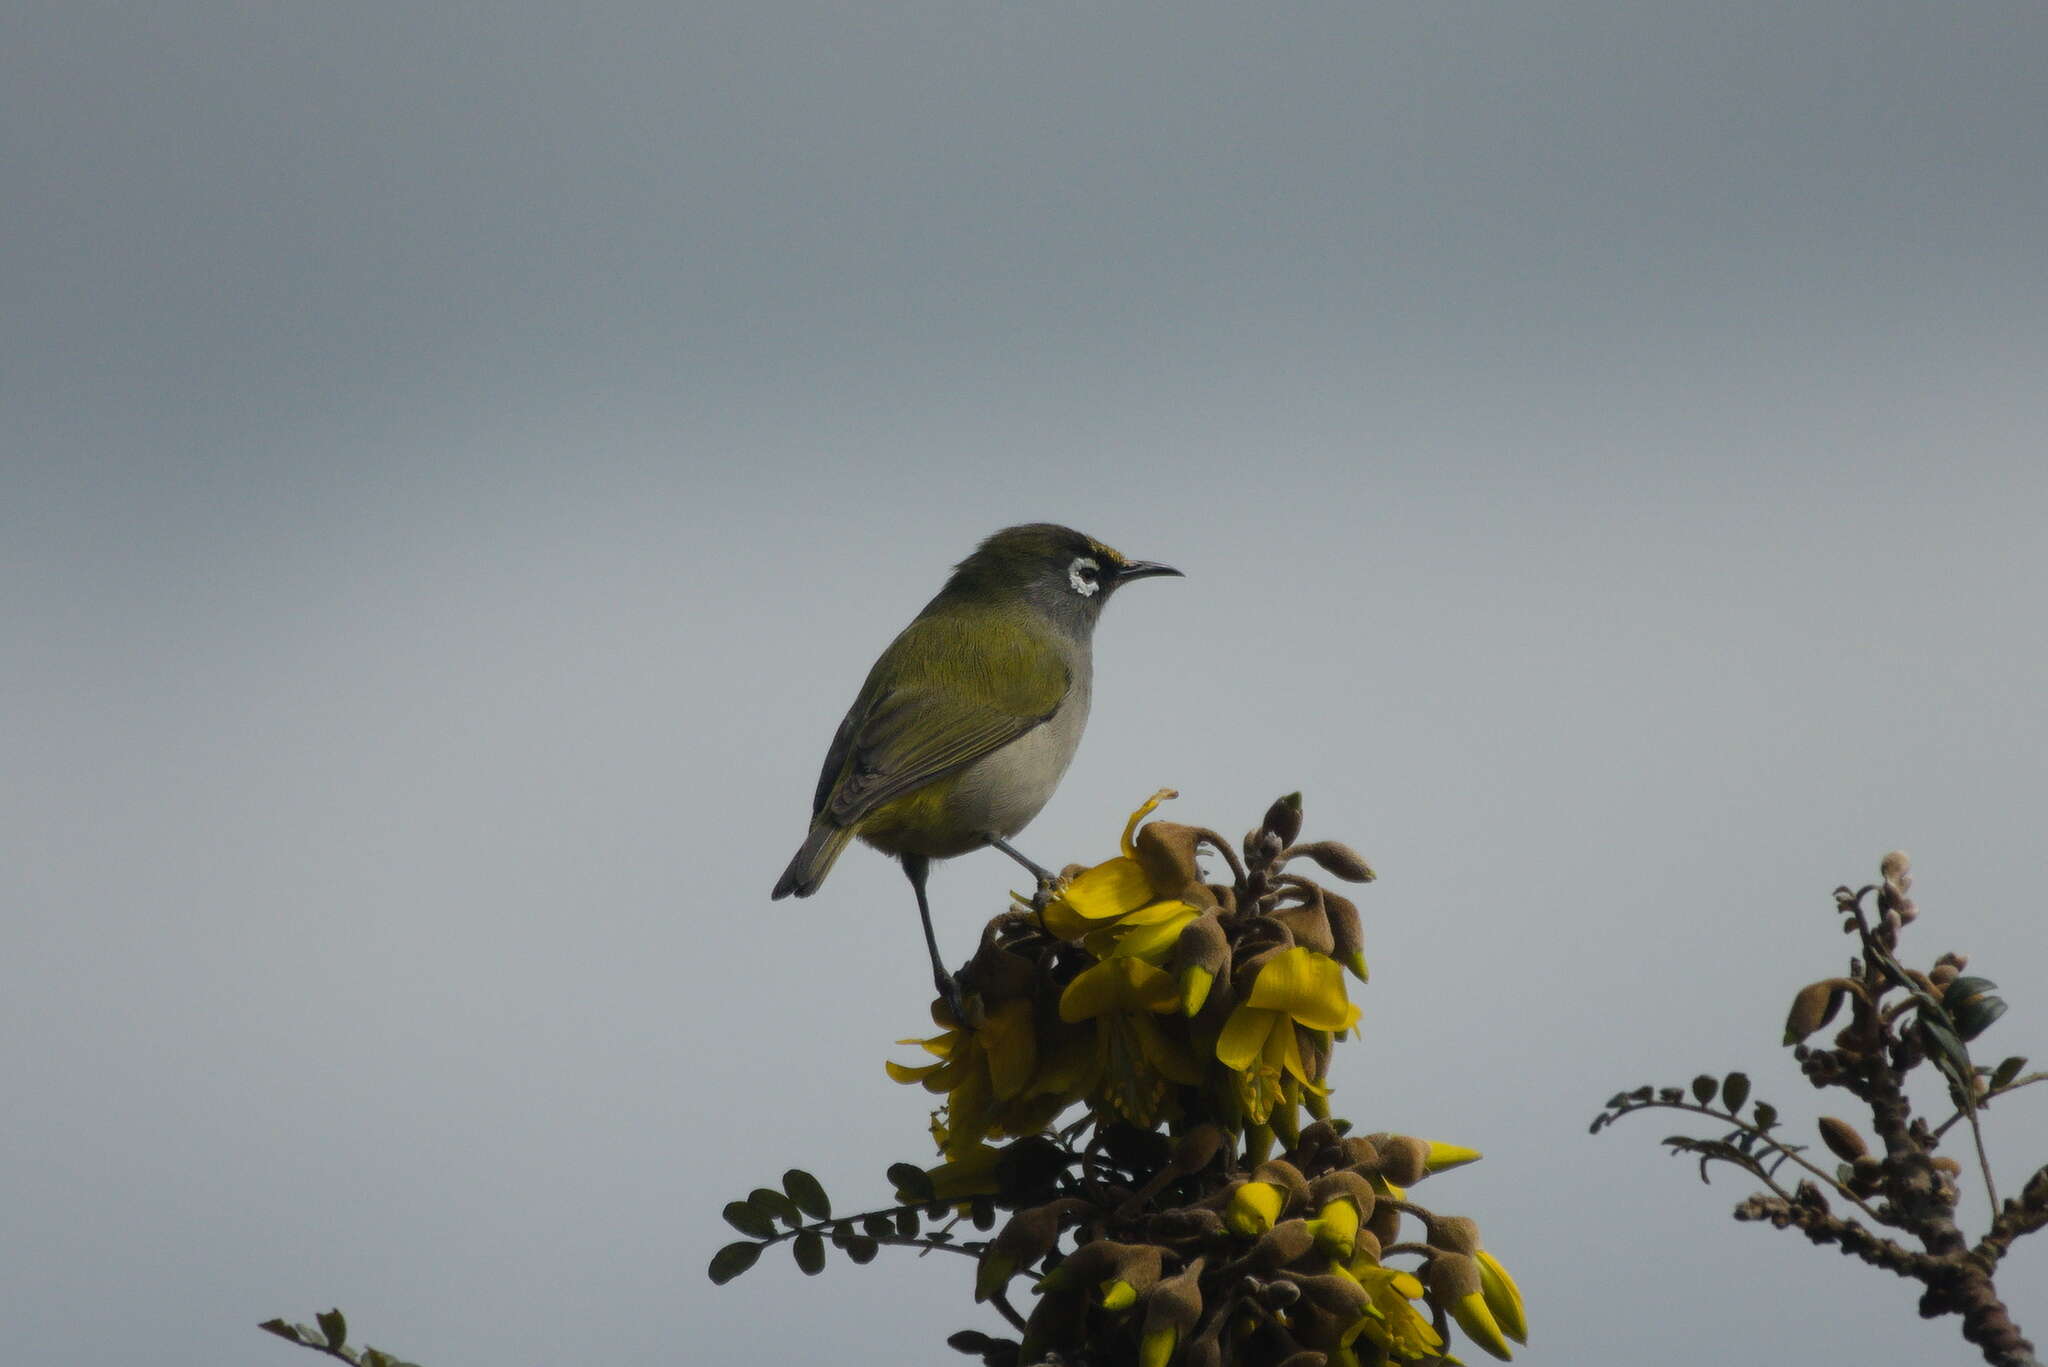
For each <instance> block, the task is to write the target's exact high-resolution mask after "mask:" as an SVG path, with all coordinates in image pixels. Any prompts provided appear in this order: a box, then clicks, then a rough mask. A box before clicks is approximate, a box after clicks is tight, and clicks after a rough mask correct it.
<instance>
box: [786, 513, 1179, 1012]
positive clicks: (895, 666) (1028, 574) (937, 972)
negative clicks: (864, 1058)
mask: <svg viewBox="0 0 2048 1367" xmlns="http://www.w3.org/2000/svg"><path fill="white" fill-rule="evenodd" d="M1180 574H1181V572H1180V571H1179V570H1177V569H1175V568H1174V567H1173V566H1171V565H1162V564H1158V563H1156V562H1154V561H1150V560H1132V559H1129V558H1128V557H1126V556H1124V555H1122V554H1121V553H1119V552H1117V551H1115V550H1112V549H1111V548H1110V547H1109V546H1107V545H1105V544H1104V543H1102V542H1100V541H1097V540H1096V539H1095V538H1094V537H1092V536H1087V535H1084V534H1083V533H1081V532H1077V531H1075V530H1074V529H1073V528H1071V527H1063V526H1059V525H1058V524H1056V523H1051V522H1034V523H1028V524H1026V525H1023V526H1017V527H1005V528H1004V529H1002V530H1001V531H998V532H996V533H994V534H993V535H991V536H989V537H988V538H987V539H986V540H984V541H983V542H982V543H981V544H980V545H979V546H977V547H976V548H975V550H974V552H973V553H972V554H971V555H969V556H968V557H967V558H966V559H965V560H962V561H961V562H960V563H959V564H958V565H956V566H954V568H953V573H952V575H951V577H950V578H948V579H947V580H946V585H945V587H944V588H942V589H940V590H939V592H938V594H937V596H935V597H934V598H933V599H932V600H931V602H929V603H927V604H925V606H924V610H923V611H922V612H920V613H918V615H917V616H916V618H915V619H913V620H912V622H911V623H910V625H909V626H907V627H905V628H904V629H903V631H902V632H901V633H900V634H899V635H898V636H897V637H896V639H895V640H894V641H892V642H890V643H889V646H888V648H887V649H886V650H884V651H883V652H882V654H881V656H880V658H878V659H877V660H876V661H875V663H874V667H873V668H872V669H870V670H869V671H868V676H867V681H866V682H865V683H864V684H862V686H861V690H860V694H859V696H858V697H856V698H855V699H854V700H853V706H851V707H849V708H848V709H847V711H846V719H845V720H844V721H842V722H840V723H839V729H838V731H837V732H836V733H835V734H834V735H833V737H832V744H831V747H830V748H829V749H828V750H826V752H825V763H824V767H823V769H822V771H821V772H820V773H819V775H818V787H817V792H816V793H815V795H814V796H813V797H812V800H811V824H810V830H809V832H808V833H807V834H806V835H805V836H804V842H803V845H802V846H801V847H800V848H799V849H798V850H797V852H796V855H795V857H794V858H792V859H791V860H790V861H789V867H788V868H787V869H785V870H783V873H782V877H781V878H780V879H778V880H777V881H776V884H775V890H774V893H773V895H772V896H773V898H774V899H775V900H780V899H782V898H784V897H788V896H791V895H794V896H797V897H809V896H810V895H811V894H812V893H815V892H816V891H817V890H818V888H819V887H820V885H822V884H823V883H824V881H825V876H826V875H827V874H828V873H830V872H831V870H832V865H833V863H834V861H836V860H837V859H838V858H839V856H840V854H841V853H842V852H843V851H844V850H845V849H846V846H847V844H848V842H849V841H851V840H853V839H854V838H855V837H858V838H859V839H860V840H862V841H863V842H864V843H866V844H868V845H871V846H873V847H874V848H875V849H877V850H880V851H881V852H882V853H884V854H887V855H893V856H895V858H896V859H897V860H898V861H899V862H900V863H901V864H902V866H903V872H904V873H905V875H907V876H908V877H909V879H910V886H911V888H912V890H913V891H914V892H915V893H916V894H917V914H918V918H919V919H920V921H922V923H923V925H924V940H925V948H926V949H927V950H928V951H929V952H930V954H931V961H932V982H933V985H934V986H935V987H937V988H938V991H939V995H940V996H942V997H944V998H945V999H946V1001H947V1003H948V1004H949V1005H950V1006H951V1007H952V1008H953V1011H954V1015H955V1017H956V1018H961V1011H960V997H959V992H958V989H957V987H956V986H955V984H954V982H953V979H952V976H951V975H950V974H948V973H947V972H946V967H945V964H944V961H943V960H941V958H940V957H939V943H938V938H937V936H935V935H934V934H933V933H932V912H931V903H930V901H929V900H928V899H927V897H926V895H925V880H926V877H927V875H928V874H929V873H930V870H931V862H932V861H933V860H934V859H951V858H954V857H955V856H958V855H962V854H967V853H969V852H970V851H973V850H977V849H982V848H985V847H990V846H993V847H994V848H996V849H998V850H1001V851H1002V852H1003V853H1005V854H1007V855H1009V856H1010V857H1011V858H1012V859H1015V860H1016V861H1017V862H1018V863H1020V864H1022V865H1023V866H1024V867H1025V868H1027V869H1029V870H1030V871H1031V873H1032V874H1033V876H1034V877H1036V878H1037V879H1038V882H1039V886H1040V888H1041V889H1044V888H1048V887H1051V886H1052V885H1053V884H1054V882H1055V879H1054V876H1053V875H1052V874H1051V873H1049V872H1048V871H1047V870H1045V869H1043V868H1041V867H1040V866H1039V865H1037V864H1035V863H1033V862H1032V861H1031V860H1030V859H1028V858H1026V857H1025V856H1024V855H1023V854H1021V853H1020V852H1019V851H1018V850H1017V849H1016V848H1015V847H1014V846H1013V845H1011V844H1010V843H1009V842H1010V840H1011V838H1012V837H1014V836H1016V835H1017V833H1018V832H1020V831H1022V830H1023V829H1024V827H1025V826H1026V825H1028V824H1029V823H1030V821H1031V819H1032V818H1033V817H1035V816H1037V815H1038V813H1039V809H1040V808H1042V807H1044V806H1045V804H1046V801H1047V800H1048V799H1050V798H1051V797H1052V794H1053V790H1054V789H1055V788H1057V787H1058V786H1059V781H1060V779H1061V777H1062V776H1063V775H1064V774H1065V773H1066V771H1067V765H1068V764H1069V762H1071V761H1072V760H1073V758H1074V751H1075V750H1076V748H1078V747H1079V745H1080V743H1081V731H1082V728H1083V727H1084V726H1086V725H1087V722H1088V703H1089V697H1090V694H1091V691H1092V688H1093V683H1094V638H1095V623H1096V620H1097V619H1098V618H1100V617H1101V616H1102V609H1103V606H1104V605H1105V604H1106V603H1108V602H1109V599H1110V596H1111V595H1112V594H1114V593H1115V592H1116V590H1117V589H1118V588H1119V587H1121V586H1122V585H1124V584H1128V583H1131V582H1132V581H1133V580H1138V579H1151V578H1156V577H1159V576H1164V575H1172V576H1175V577H1179V576H1180Z"/></svg>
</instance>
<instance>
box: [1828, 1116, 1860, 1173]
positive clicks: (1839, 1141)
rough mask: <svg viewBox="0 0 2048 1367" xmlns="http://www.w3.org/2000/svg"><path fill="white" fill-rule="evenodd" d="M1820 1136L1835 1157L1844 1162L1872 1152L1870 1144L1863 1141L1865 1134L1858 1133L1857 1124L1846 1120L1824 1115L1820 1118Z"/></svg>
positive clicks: (1852, 1160)
mask: <svg viewBox="0 0 2048 1367" xmlns="http://www.w3.org/2000/svg"><path fill="white" fill-rule="evenodd" d="M1820 1137H1821V1140H1822V1141H1823V1142H1824V1143H1826V1145H1827V1146H1828V1148H1829V1149H1831V1150H1833V1151H1834V1155H1835V1157H1837V1158H1839V1159H1841V1160H1842V1161H1843V1162H1844V1163H1853V1162H1855V1161H1856V1160H1857V1159H1859V1158H1861V1157H1863V1155H1865V1154H1866V1153H1868V1152H1870V1146H1869V1145H1867V1144H1865V1143H1864V1142H1863V1136H1862V1135H1860V1134H1858V1133H1856V1128H1855V1126H1853V1125H1851V1124H1850V1123H1849V1122H1848V1121H1846V1120H1838V1119H1836V1118H1835V1117H1834V1116H1831V1115H1824V1116H1822V1117H1821V1118H1820Z"/></svg>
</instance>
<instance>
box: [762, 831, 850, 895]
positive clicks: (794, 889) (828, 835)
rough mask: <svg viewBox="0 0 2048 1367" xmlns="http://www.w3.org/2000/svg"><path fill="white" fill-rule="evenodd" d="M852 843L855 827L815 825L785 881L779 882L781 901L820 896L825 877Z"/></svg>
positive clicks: (805, 839)
mask: <svg viewBox="0 0 2048 1367" xmlns="http://www.w3.org/2000/svg"><path fill="white" fill-rule="evenodd" d="M851 839H853V830H852V828H851V827H847V826H834V825H833V824H832V823H831V822H829V821H814V822H812V823H811V833H810V834H809V835H807V836H805V837H804V844H803V848H802V849H800V850H798V851H797V852H796V858H794V859H792V860H790V861H789V867H788V868H786V869H784V870H783V871H782V877H780V878H778V879H776V880H775V892H774V896H775V897H776V898H777V899H780V898H783V897H787V896H789V895H790V894H791V893H795V894H796V895H797V896H799V897H809V896H810V895H811V894H812V893H814V892H816V891H817V890H818V885H819V884H820V883H823V882H824V881H825V875H826V874H828V873H830V872H832V862H833V861H834V860H836V859H838V858H839V852H840V851H841V850H843V849H845V848H846V842H847V841H849V840H851Z"/></svg>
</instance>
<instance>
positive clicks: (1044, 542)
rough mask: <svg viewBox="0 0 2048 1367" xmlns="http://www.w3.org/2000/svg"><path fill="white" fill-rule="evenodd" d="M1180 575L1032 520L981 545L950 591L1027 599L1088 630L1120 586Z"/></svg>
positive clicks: (955, 576)
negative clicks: (1135, 581) (1167, 575)
mask: <svg viewBox="0 0 2048 1367" xmlns="http://www.w3.org/2000/svg"><path fill="white" fill-rule="evenodd" d="M1179 573H1180V571H1179V570H1177V569H1175V568H1174V567H1173V566H1171V565H1161V564H1156V563H1154V562H1153V561H1150V560H1132V559H1130V558H1129V557H1128V556H1125V555H1124V554H1122V553H1121V552H1119V551H1117V550H1114V549H1112V548H1111V547H1109V546H1105V545H1104V544H1103V543H1102V542H1100V541H1097V540H1096V539H1095V538H1094V537H1092V536H1087V535H1085V534H1083V533H1081V532H1077V531H1075V530H1074V529H1073V528H1072V527H1062V526H1059V525H1058V524H1056V523H1052V522H1032V523H1027V524H1026V525H1024V526H1021V527H1005V528H1003V530H1001V531H999V532H997V533H995V535H993V536H991V537H989V538H988V539H987V540H986V541H983V542H982V543H981V544H980V545H979V546H977V547H975V549H974V554H972V555H970V556H968V557H967V558H966V559H965V560H963V561H961V562H960V563H959V564H958V565H957V566H955V567H954V570H953V577H952V579H951V580H949V581H948V582H947V584H946V594H947V595H948V596H960V597H968V598H973V599H978V600H982V601H988V602H1000V601H1005V600H1010V599H1017V600H1022V601H1024V602H1028V603H1030V604H1032V605H1033V606H1035V607H1037V608H1038V609H1040V610H1041V611H1043V612H1045V613H1046V614H1047V615H1048V616H1050V617H1052V618H1053V619H1054V620H1055V621H1058V622H1061V623H1065V624H1069V625H1072V626H1074V627H1077V628H1079V629H1081V630H1084V631H1085V630H1086V629H1087V628H1089V627H1092V626H1094V624H1095V619H1096V618H1097V617H1099V616H1100V615H1101V614H1102V605H1103V604H1104V603H1106V602H1108V601H1109V596H1110V595H1111V594H1112V593H1114V592H1116V590H1117V588H1118V587H1119V586H1121V585H1123V584H1128V583H1130V582H1131V581H1132V580H1133V579H1150V578H1153V577H1155V576H1158V575H1165V574H1170V575H1178V574H1179Z"/></svg>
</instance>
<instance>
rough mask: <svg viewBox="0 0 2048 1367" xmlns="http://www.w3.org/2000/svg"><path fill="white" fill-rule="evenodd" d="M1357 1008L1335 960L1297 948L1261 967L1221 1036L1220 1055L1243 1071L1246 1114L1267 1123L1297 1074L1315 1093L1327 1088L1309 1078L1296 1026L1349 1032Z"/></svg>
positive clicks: (1240, 1097) (1241, 1099)
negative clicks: (1288, 1081)
mask: <svg viewBox="0 0 2048 1367" xmlns="http://www.w3.org/2000/svg"><path fill="white" fill-rule="evenodd" d="M1357 1021H1358V1008H1357V1007H1356V1006H1354V1005H1352V1004H1351V1002H1350V1000H1349V999H1348V998H1347V997H1346V996H1345V995H1344V970H1343V969H1342V968H1340V967H1339V966H1338V964H1337V961H1336V960H1335V959H1332V958H1330V957H1328V956H1327V955H1323V954H1318V953H1316V952H1315V951H1314V950H1312V949H1307V948H1304V947H1301V946H1296V947H1295V948H1293V949H1288V950H1282V951H1281V952H1280V953H1278V954H1275V955H1274V956H1273V957H1272V958H1270V959H1268V960H1266V962H1265V963H1264V964H1263V965H1261V966H1260V968H1259V975H1258V977H1257V978H1256V979H1255V980H1253V982H1252V990H1251V994H1250V995H1249V996H1248V997H1246V998H1245V1000H1244V1001H1242V1002H1240V1003H1238V1005H1237V1006H1236V1007H1234V1008H1233V1009H1232V1010H1231V1013H1230V1019H1229V1020H1227V1021H1225V1022H1224V1025H1223V1033H1222V1034H1221V1035H1219V1036H1218V1037H1217V1040H1216V1057H1217V1058H1218V1059H1221V1060H1222V1062H1223V1064H1224V1066H1225V1067H1227V1068H1230V1069H1233V1070H1234V1071H1236V1072H1237V1073H1238V1075H1239V1076H1238V1083H1237V1091H1238V1101H1239V1103H1240V1104H1241V1105H1242V1106H1243V1108H1244V1113H1245V1118H1246V1119H1247V1120H1249V1121H1251V1122H1253V1123H1255V1124H1263V1123H1264V1122H1265V1120H1266V1118H1267V1117H1268V1116H1269V1115H1271V1114H1272V1110H1273V1106H1274V1103H1275V1102H1277V1101H1278V1100H1280V1097H1281V1093H1282V1086H1281V1084H1282V1082H1283V1080H1284V1079H1286V1078H1289V1077H1291V1078H1293V1079H1294V1080H1295V1082H1297V1083H1298V1084H1300V1085H1301V1086H1302V1087H1304V1088H1307V1089H1308V1090H1310V1091H1314V1092H1322V1091H1325V1090H1327V1089H1326V1088H1324V1087H1323V1086H1322V1085H1321V1082H1320V1080H1319V1079H1317V1078H1313V1077H1310V1076H1309V1072H1308V1066H1307V1064H1305V1063H1304V1062H1303V1060H1302V1054H1301V1039H1300V1036H1299V1035H1298V1034H1297V1033H1296V1029H1297V1027H1304V1028H1307V1029H1310V1030H1330V1031H1336V1030H1348V1029H1350V1028H1351V1027H1352V1026H1353V1025H1354V1024H1356V1023H1357Z"/></svg>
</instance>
